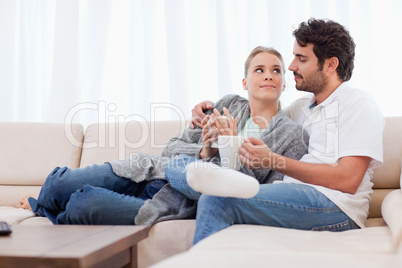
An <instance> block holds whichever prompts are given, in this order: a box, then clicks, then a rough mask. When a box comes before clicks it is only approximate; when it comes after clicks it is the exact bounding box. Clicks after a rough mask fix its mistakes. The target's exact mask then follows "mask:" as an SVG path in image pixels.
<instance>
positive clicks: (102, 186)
mask: <svg viewBox="0 0 402 268" xmlns="http://www.w3.org/2000/svg"><path fill="white" fill-rule="evenodd" d="M165 184H166V181H163V180H154V181H151V182H141V183H136V182H133V181H131V180H130V179H126V178H122V177H119V176H117V175H115V174H114V173H113V170H112V167H111V166H110V164H108V163H106V164H103V165H93V166H89V167H85V168H79V169H69V168H67V167H63V168H59V167H57V168H55V169H54V170H53V172H52V173H50V175H49V176H48V177H47V179H46V181H45V183H44V184H43V186H42V189H41V191H40V194H39V197H38V200H35V199H33V198H29V203H30V204H31V207H32V210H33V211H34V212H37V213H38V215H40V216H46V217H48V218H49V219H50V220H51V221H52V222H53V223H54V224H96V225H106V224H110V225H133V224H134V218H135V216H136V215H137V214H138V211H139V209H140V208H141V206H142V205H143V204H144V202H145V200H147V199H150V198H152V197H153V195H154V194H156V193H157V192H158V191H159V190H160V189H161V188H162V187H163V186H164V185H165Z"/></svg>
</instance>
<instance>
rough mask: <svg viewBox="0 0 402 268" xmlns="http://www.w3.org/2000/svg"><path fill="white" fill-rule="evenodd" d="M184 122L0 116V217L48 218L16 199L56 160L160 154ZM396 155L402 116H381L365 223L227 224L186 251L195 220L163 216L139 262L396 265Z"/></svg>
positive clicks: (400, 197)
mask: <svg viewBox="0 0 402 268" xmlns="http://www.w3.org/2000/svg"><path fill="white" fill-rule="evenodd" d="M184 127H185V124H184V122H179V121H160V122H129V123H127V122H123V123H119V124H116V123H110V124H93V125H90V126H89V127H88V128H87V129H86V130H85V134H84V129H83V127H82V126H81V125H79V124H72V125H64V124H47V123H0V148H1V153H0V163H1V165H2V166H1V169H0V220H3V221H4V220H5V221H8V222H9V223H10V224H51V223H50V221H49V220H47V219H46V218H40V217H36V216H35V215H34V214H33V213H32V212H31V211H29V210H23V209H17V208H15V206H16V205H17V204H18V201H19V200H20V199H21V198H22V197H24V196H25V195H27V194H31V193H38V192H39V191H40V187H41V185H42V183H43V182H44V180H45V178H46V176H47V175H48V174H49V173H50V172H51V171H52V170H53V169H54V167H56V166H68V167H70V168H78V167H84V166H88V165H92V164H99V163H104V162H105V161H112V160H117V159H124V158H127V157H128V156H129V155H130V154H131V153H135V152H140V151H143V152H148V153H152V154H160V153H161V152H162V150H163V146H164V144H166V142H167V141H168V140H169V138H170V137H173V136H175V135H177V134H178V133H179V132H180V131H181V130H182V129H184ZM368 135H369V133H368ZM401 158H402V117H394V118H392V117H390V118H386V127H385V131H384V160H385V163H384V165H383V167H381V168H379V169H377V170H375V173H374V179H373V181H374V193H373V194H372V201H371V205H370V214H369V219H368V221H367V224H366V225H367V227H370V228H366V229H362V230H353V231H347V232H343V233H329V232H312V231H298V230H289V229H281V228H271V227H262V226H250V225H241V226H232V227H230V228H227V229H226V230H223V231H221V232H219V233H217V234H215V235H212V236H210V237H208V238H207V239H205V240H203V241H201V242H200V243H199V244H197V245H196V246H194V247H193V248H191V250H189V251H187V250H188V249H189V248H190V247H191V244H192V239H193V234H194V229H195V221H194V220H181V221H170V222H161V223H158V224H156V225H155V226H153V227H152V228H151V230H150V234H149V237H148V238H147V239H146V240H144V241H142V242H141V243H140V244H139V266H140V267H148V266H150V265H152V264H155V263H157V262H159V261H161V260H164V259H166V258H168V257H169V256H172V255H176V254H178V253H181V252H184V253H182V254H178V255H176V256H173V257H172V258H168V259H166V260H164V261H162V262H159V263H158V264H156V267H301V266H302V267H332V266H333V267H335V266H336V267H402V265H401V264H402V260H401V259H402V252H401V249H400V248H402V247H398V246H399V244H398V243H397V241H400V240H402V219H401V218H402V191H401V190H400V175H401ZM396 189H398V190H397V191H395V190H396ZM392 191H393V193H392V194H390V195H388V194H389V193H390V192H392ZM387 195H388V196H387ZM386 196H387V199H386V202H384V204H382V203H383V200H384V198H385V197H386ZM398 202H400V203H398ZM382 205H383V211H382V210H381V206H382ZM385 214H386V216H387V217H385ZM383 215H384V218H383ZM384 219H385V221H384ZM387 224H388V225H387ZM390 227H391V228H390ZM185 251H186V252H185ZM398 262H399V263H398ZM398 265H401V266H398Z"/></svg>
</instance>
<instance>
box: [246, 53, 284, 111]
mask: <svg viewBox="0 0 402 268" xmlns="http://www.w3.org/2000/svg"><path fill="white" fill-rule="evenodd" d="M262 52H267V53H270V54H272V55H274V56H276V57H277V58H278V59H279V61H280V62H281V65H282V76H283V79H285V61H284V60H283V57H282V55H281V53H279V51H278V50H276V49H274V48H272V47H263V46H258V47H256V48H254V49H253V50H252V51H251V52H250V55H248V57H247V59H246V62H245V63H244V78H246V77H247V73H248V69H249V68H250V63H251V61H252V60H253V59H254V57H255V56H257V55H258V54H260V53H262ZM278 106H279V108H281V102H280V101H279V103H278Z"/></svg>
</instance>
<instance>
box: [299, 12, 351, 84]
mask: <svg viewBox="0 0 402 268" xmlns="http://www.w3.org/2000/svg"><path fill="white" fill-rule="evenodd" d="M293 36H294V37H295V38H296V41H297V43H298V45H299V46H301V47H305V46H307V44H309V43H312V44H313V45H314V48H313V51H314V54H315V56H316V57H317V58H318V66H319V68H320V69H321V70H322V68H323V66H324V61H325V60H326V59H329V58H332V57H337V58H338V60H339V65H338V68H337V69H336V71H337V74H338V76H339V78H340V79H341V80H342V81H348V80H350V78H351V77H352V72H353V68H354V58H355V47H356V45H355V42H354V41H353V38H352V37H351V36H350V34H349V31H348V30H346V29H345V27H343V26H342V25H340V24H339V23H337V22H334V21H330V20H317V19H314V18H311V19H309V20H308V22H307V23H306V22H302V23H300V25H299V28H298V29H296V30H294V31H293Z"/></svg>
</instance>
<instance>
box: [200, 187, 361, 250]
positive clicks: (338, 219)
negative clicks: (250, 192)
mask: <svg viewBox="0 0 402 268" xmlns="http://www.w3.org/2000/svg"><path fill="white" fill-rule="evenodd" d="M228 187H230V186H228ZM233 224H256V225H265V226H276V227H284V228H293V229H301V230H329V231H343V230H349V229H355V228H359V227H358V226H357V225H356V224H355V223H354V222H353V221H352V220H351V219H350V218H349V217H348V216H347V215H346V214H345V213H343V212H342V211H341V210H340V209H339V208H338V207H337V206H336V205H335V204H334V203H333V202H331V201H330V200H329V199H328V198H327V197H326V196H324V195H323V194H321V193H320V192H318V191H317V190H315V189H314V188H313V187H310V186H307V185H302V184H289V183H275V184H264V185H261V186H260V191H259V193H258V194H257V195H256V196H255V197H253V198H250V199H239V198H222V197H215V196H208V195H202V196H201V198H200V199H199V201H198V209H197V221H196V231H195V236H194V244H195V243H197V242H198V241H200V240H202V239H203V238H205V237H207V236H209V235H211V234H213V233H216V232H218V231H220V230H222V229H224V228H226V227H229V226H231V225H233Z"/></svg>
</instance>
